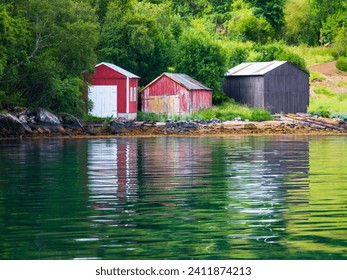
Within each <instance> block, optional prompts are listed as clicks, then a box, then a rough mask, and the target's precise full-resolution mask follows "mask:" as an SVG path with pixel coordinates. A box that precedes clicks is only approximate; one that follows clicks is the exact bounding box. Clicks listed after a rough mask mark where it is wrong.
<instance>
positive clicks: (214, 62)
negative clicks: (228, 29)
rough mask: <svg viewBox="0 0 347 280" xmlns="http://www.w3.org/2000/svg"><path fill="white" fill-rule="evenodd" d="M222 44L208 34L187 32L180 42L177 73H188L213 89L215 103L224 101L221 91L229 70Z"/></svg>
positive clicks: (189, 30) (193, 31)
mask: <svg viewBox="0 0 347 280" xmlns="http://www.w3.org/2000/svg"><path fill="white" fill-rule="evenodd" d="M226 61H227V59H226V54H225V52H224V51H223V48H222V47H221V45H220V43H219V42H218V41H216V39H214V38H213V37H211V36H210V35H209V34H208V33H206V32H201V31H200V32H197V31H195V30H193V29H188V30H186V31H185V32H184V33H183V34H182V37H181V38H180V41H179V51H178V55H177V61H176V71H177V72H183V73H186V74H188V75H190V76H192V77H193V78H195V79H197V80H198V81H200V82H202V83H203V84H204V85H206V86H208V87H210V88H212V89H213V101H214V103H220V102H221V101H223V98H224V93H223V91H222V89H221V85H222V82H223V79H224V78H223V77H224V74H225V72H226V70H227V66H226Z"/></svg>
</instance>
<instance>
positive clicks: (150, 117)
mask: <svg viewBox="0 0 347 280" xmlns="http://www.w3.org/2000/svg"><path fill="white" fill-rule="evenodd" d="M167 119H168V116H167V115H164V114H155V113H144V112H137V120H138V121H145V122H149V121H152V122H165V121H166V120H167Z"/></svg>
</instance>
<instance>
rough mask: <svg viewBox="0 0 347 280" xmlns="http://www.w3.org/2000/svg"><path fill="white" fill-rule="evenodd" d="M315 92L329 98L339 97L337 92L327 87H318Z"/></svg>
mask: <svg viewBox="0 0 347 280" xmlns="http://www.w3.org/2000/svg"><path fill="white" fill-rule="evenodd" d="M313 91H314V92H315V93H316V94H318V95H325V96H328V97H335V96H337V95H338V94H337V93H336V92H333V91H331V90H329V89H328V88H327V87H326V86H322V87H317V88H315V89H314V90H313Z"/></svg>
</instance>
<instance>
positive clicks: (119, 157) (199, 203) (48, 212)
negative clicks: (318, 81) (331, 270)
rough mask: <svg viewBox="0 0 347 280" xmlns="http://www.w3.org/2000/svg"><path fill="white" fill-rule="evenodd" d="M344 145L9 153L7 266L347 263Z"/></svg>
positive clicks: (55, 145)
mask: <svg viewBox="0 0 347 280" xmlns="http://www.w3.org/2000/svg"><path fill="white" fill-rule="evenodd" d="M345 141H346V140H345V138H343V137H341V138H329V137H328V138H317V139H315V138H313V139H307V138H305V137H296V136H286V137H279V136H277V137H241V138H179V137H178V138H143V139H126V138H120V139H105V140H74V141H67V140H55V141H33V142H30V141H23V142H18V143H15V144H14V145H13V143H11V145H8V146H6V145H5V146H4V145H2V149H1V150H0V171H1V172H2V174H3V173H4V172H8V174H6V176H3V175H2V176H1V174H0V227H1V229H2V230H1V231H0V238H1V242H0V251H1V253H0V257H2V258H92V257H93V258H95V257H97V258H104V259H162V258H167V259H189V258H195V259H209V258H215V259H217V258H223V259H234V258H255V259H261V258H300V257H302V258H305V257H306V258H311V257H314V256H316V255H315V254H317V258H319V257H321V258H334V257H335V258H343V256H346V253H345V252H344V251H343V249H342V248H344V247H346V241H345V240H346V239H345V236H346V228H347V226H346V222H345V216H346V211H345V210H346V208H345V205H346V202H347V193H346V187H345V186H346V185H345V182H346V175H345V174H347V172H345V171H347V167H346V163H345V161H344V158H345V156H344V153H345V151H344V150H343V149H344V148H345V146H346V145H345V144H346V142H345ZM336 146H339V147H341V149H342V150H341V149H340V150H338V151H337V150H336ZM309 148H310V149H309ZM308 155H309V156H310V162H309V161H308ZM33 170H35V172H33ZM86 174H87V175H86ZM327 182H328V183H327ZM8 186H11V187H8ZM308 186H309V188H308ZM28 209H29V211H28ZM299 251H302V253H299Z"/></svg>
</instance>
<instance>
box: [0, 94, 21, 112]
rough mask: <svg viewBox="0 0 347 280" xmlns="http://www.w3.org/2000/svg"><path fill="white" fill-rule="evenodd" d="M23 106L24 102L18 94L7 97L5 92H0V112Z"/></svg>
mask: <svg viewBox="0 0 347 280" xmlns="http://www.w3.org/2000/svg"><path fill="white" fill-rule="evenodd" d="M23 104H24V100H23V98H22V97H21V96H20V95H19V94H18V93H15V94H11V95H7V94H5V93H4V92H3V91H0V110H3V109H10V110H11V109H13V107H17V106H20V107H21V106H23Z"/></svg>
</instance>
